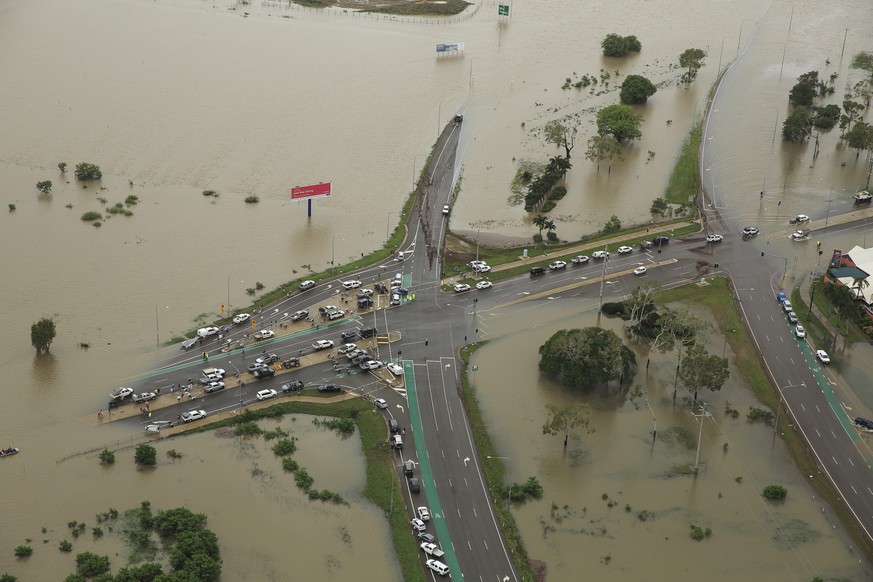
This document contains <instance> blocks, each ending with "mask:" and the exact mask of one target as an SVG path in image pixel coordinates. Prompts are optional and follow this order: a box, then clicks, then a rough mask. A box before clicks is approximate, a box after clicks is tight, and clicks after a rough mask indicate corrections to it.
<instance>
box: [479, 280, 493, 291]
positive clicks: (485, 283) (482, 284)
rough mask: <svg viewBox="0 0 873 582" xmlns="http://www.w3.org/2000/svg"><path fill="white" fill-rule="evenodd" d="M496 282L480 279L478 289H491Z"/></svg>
mask: <svg viewBox="0 0 873 582" xmlns="http://www.w3.org/2000/svg"><path fill="white" fill-rule="evenodd" d="M493 286H494V284H493V283H492V282H491V281H479V282H478V283H476V289H491V288H492V287H493Z"/></svg>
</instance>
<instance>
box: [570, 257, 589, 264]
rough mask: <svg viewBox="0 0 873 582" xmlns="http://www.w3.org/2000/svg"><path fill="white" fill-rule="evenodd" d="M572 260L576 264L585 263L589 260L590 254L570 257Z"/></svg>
mask: <svg viewBox="0 0 873 582" xmlns="http://www.w3.org/2000/svg"><path fill="white" fill-rule="evenodd" d="M570 262H571V263H573V264H574V265H584V264H585V263H587V262H588V255H579V256H577V257H573V258H572V259H570Z"/></svg>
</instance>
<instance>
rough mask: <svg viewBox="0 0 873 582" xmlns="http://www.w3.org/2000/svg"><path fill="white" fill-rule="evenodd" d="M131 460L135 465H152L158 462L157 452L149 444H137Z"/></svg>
mask: <svg viewBox="0 0 873 582" xmlns="http://www.w3.org/2000/svg"><path fill="white" fill-rule="evenodd" d="M133 462H134V463H136V464H137V465H146V466H150V467H153V466H155V465H157V464H158V452H157V451H156V450H155V447H153V446H151V445H138V446H137V447H136V452H135V453H134V455H133Z"/></svg>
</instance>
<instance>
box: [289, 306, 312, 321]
mask: <svg viewBox="0 0 873 582" xmlns="http://www.w3.org/2000/svg"><path fill="white" fill-rule="evenodd" d="M307 317H309V311H308V310H306V309H301V310H300V311H295V312H294V315H292V316H291V321H300V320H301V319H306V318H307Z"/></svg>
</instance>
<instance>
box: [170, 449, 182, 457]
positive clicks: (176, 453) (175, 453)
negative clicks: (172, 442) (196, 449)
mask: <svg viewBox="0 0 873 582" xmlns="http://www.w3.org/2000/svg"><path fill="white" fill-rule="evenodd" d="M167 457H169V458H171V459H181V458H182V453H180V452H179V451H177V450H176V449H170V450H169V451H167Z"/></svg>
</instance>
